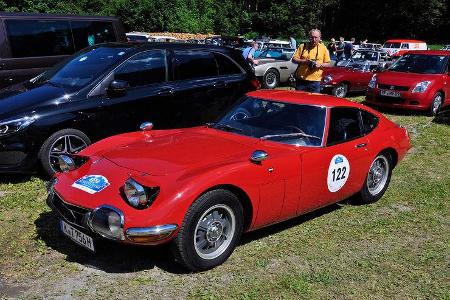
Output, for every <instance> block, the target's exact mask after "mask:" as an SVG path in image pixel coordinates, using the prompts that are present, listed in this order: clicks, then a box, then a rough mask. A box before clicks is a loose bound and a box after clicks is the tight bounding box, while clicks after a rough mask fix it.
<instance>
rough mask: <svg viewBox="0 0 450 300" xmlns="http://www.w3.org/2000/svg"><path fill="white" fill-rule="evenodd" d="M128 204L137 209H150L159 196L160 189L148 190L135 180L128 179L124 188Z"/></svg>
mask: <svg viewBox="0 0 450 300" xmlns="http://www.w3.org/2000/svg"><path fill="white" fill-rule="evenodd" d="M123 192H124V194H125V197H126V200H127V201H128V203H129V204H130V205H131V206H133V207H135V208H145V207H148V206H149V205H150V204H152V202H153V201H154V200H155V198H156V196H158V194H159V188H158V187H153V188H148V187H144V186H142V185H140V184H139V183H137V182H136V181H135V180H134V179H132V178H128V179H127V181H126V182H125V185H124V186H123Z"/></svg>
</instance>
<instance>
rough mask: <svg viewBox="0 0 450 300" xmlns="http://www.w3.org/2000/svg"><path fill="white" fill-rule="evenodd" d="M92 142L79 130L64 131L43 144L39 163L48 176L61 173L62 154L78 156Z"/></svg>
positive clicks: (58, 132)
mask: <svg viewBox="0 0 450 300" xmlns="http://www.w3.org/2000/svg"><path fill="white" fill-rule="evenodd" d="M90 144H91V140H90V139H89V137H88V136H87V135H86V134H84V133H83V132H81V131H79V130H77V129H72V128H69V129H63V130H59V131H57V132H55V133H54V134H52V135H51V136H50V137H49V138H48V139H46V140H45V142H44V143H43V144H42V147H41V150H40V151H39V161H40V163H41V165H42V168H43V169H44V172H45V173H46V175H48V176H52V175H53V174H54V173H55V172H59V164H58V159H59V156H60V155H62V154H76V153H78V152H80V151H81V150H83V149H84V148H86V147H87V146H89V145H90Z"/></svg>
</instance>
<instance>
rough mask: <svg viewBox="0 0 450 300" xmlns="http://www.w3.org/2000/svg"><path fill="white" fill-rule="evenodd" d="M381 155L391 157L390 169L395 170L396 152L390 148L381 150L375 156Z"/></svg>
mask: <svg viewBox="0 0 450 300" xmlns="http://www.w3.org/2000/svg"><path fill="white" fill-rule="evenodd" d="M382 153H387V154H389V155H390V156H391V159H392V168H395V166H396V165H397V163H398V153H397V150H395V149H394V148H392V147H387V148H385V149H383V150H381V151H380V152H379V153H378V154H377V156H378V155H379V154H382Z"/></svg>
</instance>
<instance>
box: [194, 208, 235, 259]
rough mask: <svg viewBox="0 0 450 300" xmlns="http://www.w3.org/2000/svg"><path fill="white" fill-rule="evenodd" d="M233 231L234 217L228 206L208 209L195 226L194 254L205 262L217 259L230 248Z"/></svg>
mask: <svg viewBox="0 0 450 300" xmlns="http://www.w3.org/2000/svg"><path fill="white" fill-rule="evenodd" d="M235 231H236V216H235V214H234V212H233V210H232V209H231V208H230V207H229V206H227V205H225V204H217V205H214V206H212V207H210V208H209V209H208V210H206V211H205V212H204V213H203V214H202V216H201V217H200V219H199V220H198V222H197V225H196V226H195V231H194V248H195V252H196V253H197V254H198V256H200V257H201V258H203V259H207V260H211V259H215V258H217V257H219V256H220V255H222V254H223V253H224V252H225V250H227V249H228V247H229V246H230V244H231V241H232V240H233V237H234V233H235Z"/></svg>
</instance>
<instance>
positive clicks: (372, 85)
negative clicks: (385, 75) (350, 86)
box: [368, 74, 377, 89]
mask: <svg viewBox="0 0 450 300" xmlns="http://www.w3.org/2000/svg"><path fill="white" fill-rule="evenodd" d="M376 86H377V75H376V74H374V75H373V76H372V79H370V81H369V85H368V87H370V88H371V89H374V88H375V87H376Z"/></svg>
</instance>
